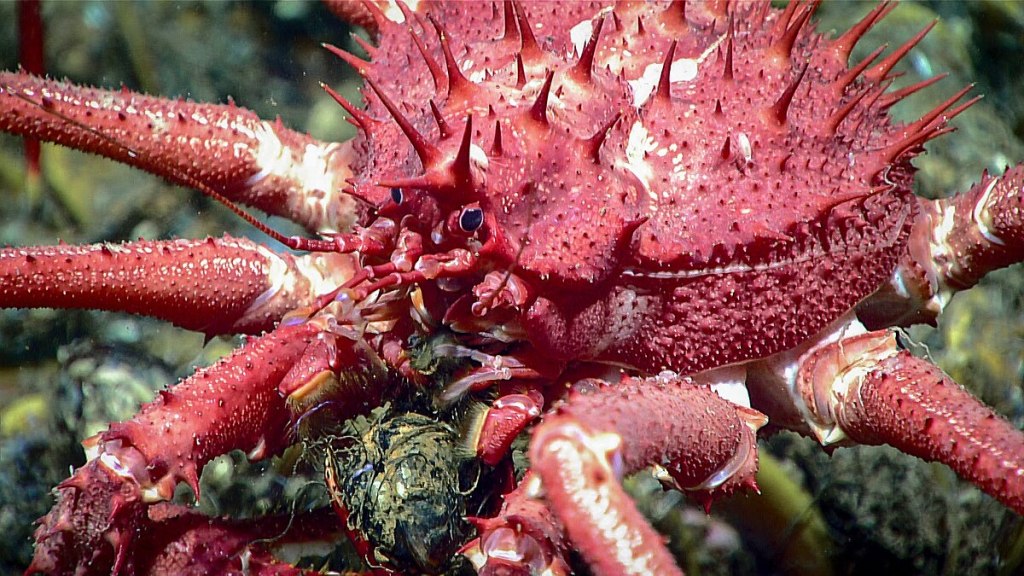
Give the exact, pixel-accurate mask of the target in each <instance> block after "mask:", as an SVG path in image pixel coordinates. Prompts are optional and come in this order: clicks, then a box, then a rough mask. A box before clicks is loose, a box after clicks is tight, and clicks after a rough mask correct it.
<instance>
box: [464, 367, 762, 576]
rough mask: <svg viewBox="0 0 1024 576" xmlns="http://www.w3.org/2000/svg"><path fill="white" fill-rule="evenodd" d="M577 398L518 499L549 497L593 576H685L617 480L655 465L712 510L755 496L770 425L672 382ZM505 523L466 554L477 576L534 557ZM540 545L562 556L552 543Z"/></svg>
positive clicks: (583, 391) (543, 436)
mask: <svg viewBox="0 0 1024 576" xmlns="http://www.w3.org/2000/svg"><path fill="white" fill-rule="evenodd" d="M577 389H578V390H580V391H579V392H577V391H573V392H572V393H571V394H570V397H569V399H568V401H567V402H566V404H565V405H564V406H562V407H560V408H559V409H558V410H557V411H556V412H555V413H553V414H549V415H548V416H547V417H546V418H545V420H544V422H543V423H542V424H540V425H539V426H537V428H536V430H534V432H533V439H532V441H531V443H530V453H529V454H530V465H531V469H532V470H533V471H534V474H535V476H533V481H532V482H530V483H524V484H523V485H521V486H520V487H519V488H518V489H517V490H526V491H527V493H528V494H532V495H536V496H540V495H543V498H544V500H545V501H546V502H547V503H548V505H549V506H550V507H551V509H552V510H553V511H554V512H555V515H556V516H557V517H558V518H559V520H560V521H561V524H562V525H563V526H565V530H566V532H567V534H568V536H569V538H570V539H571V540H572V542H573V545H574V546H575V547H576V548H577V549H578V550H579V551H580V553H581V554H582V555H583V556H584V558H586V560H587V562H588V565H589V566H590V567H591V569H592V571H593V572H594V573H595V574H599V575H600V574H609V575H611V574H619V575H621V574H681V572H680V571H679V569H678V567H676V565H675V561H674V560H673V558H672V556H671V554H670V553H669V552H668V550H666V549H665V547H664V545H663V544H662V539H661V536H660V535H659V534H658V533H657V532H655V531H654V529H653V528H652V527H651V526H650V525H649V524H648V523H647V522H646V520H644V518H643V517H642V516H641V515H640V513H639V511H637V509H636V506H635V505H634V504H633V502H632V501H631V500H630V498H629V496H628V495H627V494H626V493H625V491H624V490H623V488H622V486H621V485H620V483H619V481H620V480H621V478H622V476H623V475H625V474H631V473H633V472H636V471H639V470H641V469H643V468H646V467H648V466H655V471H656V475H657V476H658V477H659V479H660V480H662V482H664V483H666V484H668V485H669V486H671V487H673V488H677V489H680V490H686V491H688V492H690V493H692V494H694V495H695V496H697V497H698V498H699V499H701V500H703V501H704V502H705V505H709V504H710V501H711V499H712V498H714V497H717V496H720V495H725V494H729V493H731V492H733V491H735V490H736V489H738V488H741V487H743V488H756V486H755V484H754V474H755V473H756V471H757V445H756V441H755V434H756V432H757V430H758V429H759V428H760V427H761V426H763V425H764V423H765V422H766V418H765V417H764V415H763V414H761V413H759V412H757V411H755V410H751V409H749V408H743V407H740V406H737V405H735V404H732V403H731V402H729V401H727V400H724V399H723V398H721V397H720V396H718V395H717V394H716V393H715V392H713V391H711V389H710V388H708V387H704V386H698V385H695V384H694V383H692V382H690V381H688V380H685V379H683V378H682V377H679V376H676V375H674V374H670V373H666V374H664V375H660V376H657V377H653V378H643V379H640V378H627V379H625V380H624V381H623V382H622V383H620V384H618V385H615V386H606V385H604V384H602V383H600V382H599V381H597V380H593V381H591V380H585V381H582V382H581V383H579V384H578V385H577ZM510 497H512V496H510ZM513 498H514V497H513ZM502 520H505V524H500V523H494V522H493V521H492V522H491V523H490V524H489V525H488V526H486V528H487V529H485V530H483V531H481V534H480V538H479V542H478V543H477V544H476V545H473V544H471V546H470V547H469V548H468V549H467V552H468V554H469V555H470V558H471V559H472V560H473V561H474V564H476V565H477V567H478V569H479V568H480V567H481V566H483V565H486V564H487V562H489V561H490V557H494V558H495V561H496V562H501V563H505V562H507V559H508V558H510V557H514V556H515V555H516V554H521V553H522V550H523V549H527V550H528V549H532V548H533V547H532V546H526V547H524V546H523V545H522V544H521V543H520V542H518V541H517V538H514V537H510V536H511V534H509V533H508V530H505V529H506V528H507V529H513V528H514V526H510V525H507V524H508V520H509V519H507V518H503V519H502ZM518 523H520V524H521V523H522V521H519V522H518ZM534 524H537V525H550V522H547V523H545V522H542V521H539V520H538V521H537V522H534ZM512 534H515V532H514V530H513V533H512ZM496 538H497V539H498V540H497V541H496V540H495V539H496ZM530 538H533V539H536V537H535V536H534V535H530ZM540 545H541V547H542V549H545V548H546V550H545V554H547V555H548V556H552V557H556V558H557V557H558V554H557V550H555V549H554V547H553V544H552V543H550V542H544V543H540ZM503 546H504V549H503V548H502V547H503ZM522 561H523V562H524V563H529V562H535V560H534V558H533V557H524V558H523V559H522Z"/></svg>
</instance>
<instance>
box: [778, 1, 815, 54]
mask: <svg viewBox="0 0 1024 576" xmlns="http://www.w3.org/2000/svg"><path fill="white" fill-rule="evenodd" d="M817 9H818V2H817V1H812V2H810V3H808V4H807V5H806V7H805V8H803V11H802V12H801V13H800V15H799V16H797V17H796V19H795V21H794V22H793V25H792V26H790V27H788V28H786V31H785V32H783V34H782V35H781V36H779V39H778V40H776V41H775V43H774V44H772V47H771V48H770V49H769V52H770V53H771V54H773V55H774V56H775V58H777V59H779V60H784V61H786V62H788V61H789V58H790V55H791V54H792V53H793V46H794V45H795V44H796V38H797V36H799V35H800V31H801V30H803V28H804V26H805V25H806V24H807V21H808V20H810V19H811V15H812V14H814V11H815V10H817Z"/></svg>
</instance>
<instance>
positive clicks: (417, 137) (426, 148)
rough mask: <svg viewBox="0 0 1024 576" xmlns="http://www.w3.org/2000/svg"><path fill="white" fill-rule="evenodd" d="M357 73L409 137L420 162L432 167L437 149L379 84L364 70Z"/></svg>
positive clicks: (426, 167) (427, 167)
mask: <svg viewBox="0 0 1024 576" xmlns="http://www.w3.org/2000/svg"><path fill="white" fill-rule="evenodd" d="M359 75H360V76H362V77H363V79H364V80H366V84H367V85H368V86H369V87H370V89H371V90H373V92H374V94H376V95H377V98H379V99H380V102H381V104H383V105H384V107H385V108H387V110H388V113H390V114H391V117H392V118H394V119H395V123H396V124H398V127H399V128H401V130H402V132H403V133H404V134H405V137H406V138H408V139H409V142H410V143H411V144H412V147H413V149H414V150H416V155H417V156H419V157H420V162H422V163H423V167H424V168H425V169H429V168H431V167H433V166H434V165H435V164H436V163H437V161H438V159H439V158H440V154H441V153H440V152H439V151H438V149H437V148H435V147H434V145H433V144H431V143H430V142H428V141H427V139H426V138H425V137H424V136H423V135H422V134H420V133H419V131H418V130H416V128H415V127H414V126H413V125H412V122H409V119H408V118H406V117H405V115H404V114H402V112H401V110H399V109H398V106H396V105H395V103H394V102H392V101H391V99H390V98H388V97H387V95H386V94H384V91H383V90H381V88H380V86H378V85H377V83H376V82H375V81H374V80H373V78H370V75H369V74H366V71H365V70H360V71H359Z"/></svg>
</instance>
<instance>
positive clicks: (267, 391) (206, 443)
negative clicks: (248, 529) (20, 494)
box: [32, 323, 321, 574]
mask: <svg viewBox="0 0 1024 576" xmlns="http://www.w3.org/2000/svg"><path fill="white" fill-rule="evenodd" d="M320 330H321V328H319V327H316V326H315V325H314V324H312V323H305V324H300V325H296V326H289V327H284V328H281V329H278V330H276V331H274V332H272V333H270V334H267V335H265V336H262V337H260V338H257V339H255V340H252V341H251V342H249V343H248V344H246V345H245V346H244V347H243V348H241V349H239V350H238V351H237V352H235V353H234V354H232V355H231V356H230V357H228V358H226V359H224V360H221V361H220V362H219V363H217V364H215V365H214V366H211V367H209V368H205V369H202V370H199V371H198V372H196V374H195V375H193V376H191V377H189V378H187V379H185V380H183V381H182V382H181V383H180V384H178V385H177V386H175V387H173V388H171V389H170V390H166V391H162V392H161V393H160V396H159V397H158V398H157V399H156V400H155V401H153V402H151V403H150V404H147V405H146V406H144V407H143V408H142V410H141V411H140V412H139V413H138V414H137V415H136V416H135V417H134V418H132V419H131V420H129V421H127V422H122V423H116V424H113V425H111V427H110V429H108V430H107V431H105V432H101V433H100V434H97V435H96V436H93V437H92V438H89V439H87V440H86V441H85V442H83V445H84V446H85V447H86V455H87V457H88V459H89V461H88V462H87V463H86V465H85V466H83V467H82V468H79V469H78V470H76V471H75V473H74V475H73V476H72V477H71V478H69V479H67V480H65V481H64V482H62V483H61V484H60V486H59V487H58V498H57V504H56V505H55V506H54V507H53V509H52V510H51V511H50V513H49V514H47V515H46V516H45V517H44V518H43V519H42V520H41V523H40V526H39V528H38V529H37V530H36V534H35V536H36V552H35V557H34V559H33V561H32V569H34V570H38V571H41V572H45V573H48V574H53V573H69V572H73V571H74V569H75V566H77V567H78V568H80V569H81V570H82V571H83V572H84V571H85V570H86V567H87V566H92V567H93V570H99V571H100V572H109V571H110V567H111V566H112V567H113V573H130V572H132V568H131V566H129V564H130V563H131V561H132V560H131V559H132V558H133V557H134V554H132V553H131V552H130V551H131V550H132V549H133V546H134V541H133V539H134V538H135V536H136V534H138V533H139V531H141V530H142V527H143V526H144V525H145V523H146V522H147V508H148V507H149V504H150V503H153V502H159V501H162V500H167V499H169V498H170V497H171V496H172V495H173V493H174V488H175V486H176V485H177V484H178V482H180V481H185V482H187V483H188V484H189V486H191V487H192V490H193V491H195V493H196V495H197V497H198V494H199V492H198V490H199V471H200V470H201V469H202V467H203V466H204V465H205V464H206V463H207V462H208V461H209V460H210V459H212V458H214V457H215V456H218V455H220V454H224V453H227V452H229V451H231V450H235V449H239V450H244V451H246V452H248V453H249V455H250V457H253V458H262V457H266V456H269V455H272V454H274V453H275V452H277V451H278V450H279V449H281V448H283V447H285V446H287V443H288V438H287V437H288V434H287V430H288V424H289V420H290V415H289V412H288V408H287V406H286V401H285V398H284V397H283V396H282V395H280V394H279V393H278V390H277V386H278V383H279V382H280V381H281V380H282V379H283V378H284V377H285V375H286V374H287V373H288V371H289V370H290V369H291V368H292V365H293V364H295V362H297V361H298V359H299V358H301V356H302V354H303V352H304V351H305V350H306V348H307V346H308V345H309V344H310V342H312V341H314V337H315V335H316V333H317V332H318V331H320Z"/></svg>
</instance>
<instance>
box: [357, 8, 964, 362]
mask: <svg viewBox="0 0 1024 576" xmlns="http://www.w3.org/2000/svg"><path fill="white" fill-rule="evenodd" d="M682 6H683V4H682V3H672V4H671V5H670V4H668V3H644V4H639V3H637V4H628V5H622V4H619V5H616V6H614V7H612V6H606V5H604V3H567V4H555V3H538V4H529V3H523V4H522V5H519V4H515V5H514V6H513V4H512V3H506V4H505V5H504V9H502V6H501V5H498V4H496V3H495V4H493V5H492V7H491V8H490V9H483V10H480V11H478V12H473V13H471V14H458V15H457V14H448V13H444V14H440V12H438V11H443V10H444V8H443V7H436V8H435V7H433V6H430V7H428V8H422V7H421V8H420V9H421V10H425V11H426V12H427V13H429V15H430V16H432V17H434V18H436V19H437V20H438V21H442V22H444V23H445V29H446V30H445V29H440V27H436V28H438V29H437V30H436V31H435V30H434V29H432V28H431V27H430V25H429V24H427V18H424V17H423V16H422V15H421V14H414V13H412V12H410V11H408V10H406V11H405V13H404V14H401V15H398V16H397V18H399V19H400V20H402V21H403V22H404V23H403V24H396V23H395V22H394V21H391V20H386V21H384V20H382V21H381V22H380V25H379V26H378V30H379V36H380V40H379V48H376V49H374V50H372V52H371V58H372V62H363V61H361V60H358V59H356V58H354V57H348V58H347V60H349V62H350V63H352V64H353V65H355V66H357V68H359V69H360V70H361V73H362V74H363V75H364V76H366V77H367V78H368V79H369V80H371V81H375V82H376V85H375V86H372V90H368V91H367V94H366V95H367V101H368V109H367V112H366V113H365V114H364V113H361V112H360V113H359V116H357V118H356V120H357V122H359V123H360V124H361V127H362V128H363V129H362V131H361V133H362V135H361V137H360V140H359V141H358V142H357V144H356V146H357V147H358V148H359V149H360V150H361V152H362V153H363V154H365V155H366V158H369V159H370V160H369V161H368V162H367V163H366V165H367V168H368V170H367V172H366V173H365V174H364V175H363V176H362V177H361V178H360V180H359V182H358V183H357V185H356V187H357V189H358V188H360V187H362V189H363V190H364V194H365V195H366V196H369V197H375V196H379V199H381V200H383V199H384V198H386V196H384V195H385V194H386V193H387V189H385V188H384V187H382V186H377V185H376V184H378V183H380V182H385V181H392V182H393V181H396V180H401V179H405V180H404V181H405V182H407V183H409V184H410V186H412V187H415V185H416V184H417V183H420V184H421V185H422V187H423V188H424V189H426V190H427V191H428V192H430V193H432V194H435V195H437V196H440V197H441V198H440V199H439V202H441V203H442V204H444V203H445V202H447V203H449V204H453V205H457V204H458V203H459V202H462V203H468V202H471V201H478V202H479V203H480V204H481V206H482V207H483V208H484V210H485V211H487V212H489V213H490V214H491V215H493V218H494V220H493V225H494V228H495V230H492V231H490V234H492V235H501V236H502V238H501V241H502V242H501V245H502V246H505V247H506V248H505V249H504V250H503V251H502V250H496V251H495V253H488V254H486V255H485V258H484V259H483V260H484V263H483V265H482V266H481V269H483V271H484V272H486V271H490V270H495V269H497V270H502V269H504V270H512V269H514V270H515V273H516V274H517V275H520V276H522V277H523V278H524V279H525V280H526V281H527V282H528V283H529V284H530V285H531V286H533V287H535V288H536V290H537V298H536V299H535V300H534V301H533V302H532V303H530V304H529V305H528V306H527V307H526V309H525V311H524V314H523V315H522V317H521V322H522V323H523V324H524V325H525V327H526V332H527V333H528V334H529V338H530V340H531V342H532V343H533V344H534V345H535V346H537V347H538V348H541V349H544V350H546V351H550V353H551V354H553V355H556V356H561V357H565V358H580V357H583V358H590V359H596V360H602V361H613V362H618V363H623V364H627V365H632V366H634V367H637V368H640V369H642V370H647V371H658V370H662V369H666V368H667V369H672V370H676V371H680V372H684V373H689V372H696V371H699V370H703V369H706V368H710V367H714V366H717V365H722V364H727V363H732V362H739V361H744V360H748V359H753V358H760V357H764V356H768V355H770V354H774V353H776V352H779V351H782V350H785V349H788V348H791V347H793V346H795V345H797V344H799V343H800V342H802V341H804V340H805V339H807V338H808V337H810V336H812V335H813V334H815V333H817V332H819V331H820V330H822V329H823V328H824V327H826V326H827V325H829V324H830V323H831V322H833V321H834V320H835V319H836V318H838V317H840V316H841V315H842V314H843V313H845V312H846V311H848V310H849V309H850V308H852V307H853V306H854V305H855V304H856V303H857V302H859V301H860V300H862V299H863V298H864V297H866V296H867V295H869V294H870V293H872V292H873V291H875V290H876V289H877V288H878V287H879V286H880V285H882V284H883V283H884V282H885V281H887V280H888V278H889V277H890V275H891V273H892V270H893V268H894V267H895V265H896V263H897V261H898V259H899V258H900V256H901V255H902V254H903V252H904V251H905V246H906V243H907V238H908V234H909V230H910V226H911V223H912V221H913V219H914V216H915V212H916V209H917V208H916V206H917V203H916V201H915V200H914V198H913V194H912V193H911V191H910V184H911V178H912V175H913V167H912V166H911V165H910V162H909V161H910V158H911V157H912V156H913V155H914V154H916V153H918V152H920V150H921V145H922V144H923V143H924V142H926V141H927V140H929V139H931V138H933V137H935V136H937V135H939V134H942V133H944V132H946V131H948V130H949V128H948V127H947V125H946V123H947V121H948V120H949V118H951V117H952V116H955V115H956V114H957V113H959V112H960V111H962V110H963V109H964V108H965V107H966V106H969V105H970V104H971V101H968V102H966V103H963V104H959V105H958V104H957V103H958V102H959V100H960V99H961V98H962V97H963V95H964V93H965V92H964V91H961V92H958V93H957V94H955V95H954V96H953V97H952V98H950V99H949V100H948V101H947V102H945V103H943V104H942V105H940V106H939V107H938V108H936V109H935V110H933V111H932V112H929V113H928V114H926V115H925V116H924V117H922V118H921V119H920V120H918V121H916V122H912V123H909V124H905V125H894V124H892V123H891V122H890V121H889V119H888V114H887V112H888V109H889V108H890V107H891V106H892V105H893V104H895V103H896V102H898V101H899V100H900V99H902V98H903V97H906V96H908V95H909V94H911V93H913V92H915V91H917V90H920V89H922V88H925V87H927V86H928V85H930V84H932V83H934V81H935V80H936V79H931V80H927V81H925V82H923V83H921V84H919V85H915V86H912V87H910V88H908V89H904V90H901V91H898V92H894V93H887V91H886V90H887V88H888V87H889V85H890V80H891V78H892V75H891V70H892V68H893V66H894V65H895V64H896V63H897V62H898V61H899V60H900V59H901V58H902V57H903V56H904V55H905V54H906V53H907V52H908V51H909V50H910V49H911V48H912V47H913V46H914V45H915V44H916V43H917V42H918V41H919V40H920V39H921V37H923V35H924V33H926V32H927V30H928V29H927V28H926V29H925V30H922V32H921V33H920V34H918V35H916V36H915V37H914V38H912V39H910V40H909V41H908V42H907V43H906V44H904V45H902V46H900V47H899V48H897V49H896V50H894V51H893V52H892V53H891V54H889V55H887V56H885V57H884V58H879V57H880V56H881V54H882V52H883V50H881V49H879V50H877V51H875V52H874V53H872V54H871V55H870V56H868V57H867V58H866V59H865V60H863V61H861V62H859V63H856V64H854V65H852V66H851V65H848V64H847V60H848V59H849V55H850V52H851V50H852V49H853V46H854V45H855V44H856V43H857V41H858V40H859V39H860V38H861V36H862V35H863V34H864V33H865V32H866V31H867V30H868V29H869V28H870V27H871V26H872V25H873V24H874V23H875V22H877V21H878V20H879V19H881V18H882V17H883V16H885V14H887V13H888V12H889V11H890V10H891V9H892V6H891V5H888V4H882V5H880V6H879V7H877V8H876V9H874V10H872V11H871V12H869V13H868V14H867V15H866V16H865V17H864V19H863V20H862V21H861V22H860V23H858V24H856V25H854V27H853V28H851V30H850V31H848V32H846V33H845V34H842V35H840V36H839V37H838V38H835V39H832V40H829V39H824V38H822V37H821V36H819V35H818V34H816V33H815V32H814V31H813V30H812V29H811V26H810V25H809V24H808V21H809V19H810V16H811V13H812V12H813V9H814V5H813V3H810V4H803V3H798V2H794V3H791V4H790V5H789V7H788V8H787V9H786V10H785V11H783V12H779V11H773V10H770V9H769V4H767V3H763V4H757V3H740V4H737V5H735V6H731V7H729V8H728V10H727V9H726V8H725V7H724V6H722V5H720V4H719V3H715V2H708V3H694V2H688V3H685V9H683V8H682ZM379 17H380V18H383V16H382V15H381V16H379ZM567 22H568V23H569V24H568V25H566V23H567ZM556 23H557V25H556ZM418 53H419V54H422V55H423V56H422V57H416V56H413V57H408V56H407V55H408V54H414V55H416V54H418ZM399 70H401V72H402V73H401V74H397V72H398V71H399ZM382 94H384V95H387V97H388V98H390V99H391V100H392V101H393V102H392V103H391V106H390V107H389V106H388V104H387V103H385V102H384V101H383V99H382V98H381V95H382ZM396 102H397V104H395V103H396ZM432 106H434V107H435V108H436V110H432V109H431V107H432ZM396 109H397V110H399V112H400V114H401V115H404V116H405V118H407V123H408V125H407V126H405V127H401V126H399V124H400V123H396V122H393V121H391V120H390V119H389V118H388V116H389V114H390V115H392V116H394V115H395V110H396ZM470 121H472V124H471V127H470V124H469V122H470ZM409 128H412V129H413V131H415V132H416V133H417V134H418V138H419V139H420V141H418V142H416V141H414V142H413V143H412V145H410V141H409V133H410V130H409ZM463 130H467V133H468V134H469V139H470V142H471V143H472V145H471V146H469V148H468V152H469V154H468V157H469V160H468V161H467V162H466V166H467V167H466V168H465V170H464V173H465V182H466V183H467V184H466V185H465V186H463V188H460V187H459V183H458V182H455V183H454V184H450V185H448V186H447V188H445V187H444V186H440V185H436V182H438V181H439V178H440V177H439V176H438V175H439V174H442V171H441V167H445V168H446V169H448V168H450V167H452V166H454V164H453V162H454V161H453V160H452V157H453V156H455V154H454V150H455V148H458V146H457V144H458V143H457V140H459V138H458V135H459V134H463ZM457 160H458V159H457V158H456V160H455V161H457ZM450 172H451V171H450V170H449V172H445V173H444V176H445V177H449V175H450ZM431 187H434V188H435V189H431ZM442 189H444V190H442Z"/></svg>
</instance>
